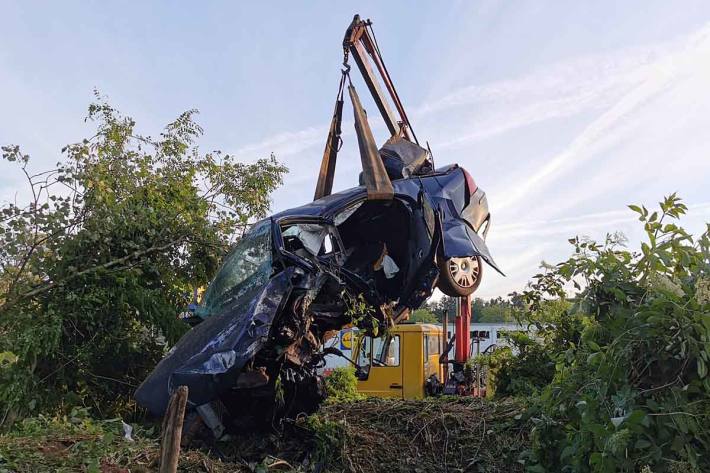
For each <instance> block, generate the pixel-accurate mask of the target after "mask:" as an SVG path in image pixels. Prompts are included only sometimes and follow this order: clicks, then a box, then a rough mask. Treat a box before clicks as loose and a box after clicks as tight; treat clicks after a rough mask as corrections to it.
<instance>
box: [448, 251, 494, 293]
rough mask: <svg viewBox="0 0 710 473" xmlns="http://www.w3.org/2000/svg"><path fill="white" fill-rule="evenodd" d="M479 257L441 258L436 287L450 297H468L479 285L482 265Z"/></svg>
mask: <svg viewBox="0 0 710 473" xmlns="http://www.w3.org/2000/svg"><path fill="white" fill-rule="evenodd" d="M481 263H482V261H481V257H480V256H468V257H463V258H449V259H447V260H445V259H443V258H441V259H440V260H439V262H438V266H439V282H438V284H437V287H438V288H439V290H441V292H443V293H444V294H446V295H447V296H451V297H463V296H470V295H471V294H473V293H474V291H475V290H476V289H478V286H480V285H481V275H482V272H483V264H481Z"/></svg>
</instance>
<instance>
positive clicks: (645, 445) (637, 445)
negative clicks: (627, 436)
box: [634, 439, 653, 450]
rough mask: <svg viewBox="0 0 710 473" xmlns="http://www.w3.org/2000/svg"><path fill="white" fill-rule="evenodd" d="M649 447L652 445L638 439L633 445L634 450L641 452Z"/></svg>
mask: <svg viewBox="0 0 710 473" xmlns="http://www.w3.org/2000/svg"><path fill="white" fill-rule="evenodd" d="M651 445H653V444H652V443H651V442H649V441H648V440H646V439H638V440H637V441H636V443H635V444H634V448H638V449H640V450H642V449H644V448H648V447H650V446H651Z"/></svg>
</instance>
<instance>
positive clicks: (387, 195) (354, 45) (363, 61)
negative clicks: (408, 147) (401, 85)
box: [313, 15, 419, 200]
mask: <svg viewBox="0 0 710 473" xmlns="http://www.w3.org/2000/svg"><path fill="white" fill-rule="evenodd" d="M350 56H352V57H353V58H354V59H355V62H356V63H357V65H358V69H359V70H360V73H361V74H362V77H363V78H364V80H365V83H366V84H367V88H368V89H369V91H370V94H371V95H372V98H373V99H374V100H375V103H376V104H377V108H378V109H379V111H380V114H381V115H382V118H383V119H384V121H385V124H386V125H387V129H388V130H389V132H390V134H391V135H392V138H396V139H405V140H407V141H410V142H412V143H417V144H419V142H418V141H417V137H416V135H415V134H414V131H413V130H412V126H411V124H410V123H409V118H408V117H407V113H406V112H405V111H404V106H403V105H402V101H401V100H400V98H399V95H398V94H397V90H396V89H395V88H394V84H393V83H392V79H391V77H390V75H389V72H387V67H386V66H385V63H384V61H383V60H382V55H381V54H380V50H379V47H378V46H377V40H376V39H375V36H374V33H373V32H372V22H371V21H370V20H361V19H360V16H359V15H355V17H354V18H353V21H352V22H351V23H350V25H349V26H348V29H347V30H346V31H345V37H344V39H343V66H344V69H343V71H342V77H341V79H340V87H339V89H338V96H337V98H336V101H335V109H334V111H333V118H332V120H331V123H330V130H329V132H328V138H327V140H326V144H325V149H324V150H323V159H322V161H321V166H320V172H319V174H318V182H317V184H316V190H315V194H314V197H313V200H318V199H320V198H322V197H325V196H327V195H330V194H331V192H332V190H333V178H334V176H335V164H336V160H337V158H338V150H339V149H340V145H341V141H342V140H341V138H340V136H341V124H342V120H343V90H344V88H345V83H346V82H345V81H346V79H347V80H348V84H349V85H348V93H349V95H350V100H351V102H352V104H353V111H354V114H355V132H356V134H357V138H358V147H359V148H360V158H361V161H362V172H363V181H364V183H365V186H366V187H367V197H368V199H370V200H381V199H385V200H387V199H392V198H393V196H394V193H393V188H392V182H391V181H390V178H389V176H388V175H387V171H386V169H385V167H384V164H383V162H382V159H381V158H380V156H379V152H378V151H377V146H376V143H375V139H374V137H373V135H372V130H371V129H370V125H369V124H368V122H367V114H366V113H365V110H364V108H363V107H362V104H361V103H360V99H359V97H358V95H357V92H356V91H355V88H354V87H353V85H352V84H351V83H350V75H349V74H350V66H349V65H348V58H349V57H350ZM371 61H372V62H373V63H374V65H375V68H374V69H373V67H372V65H371V64H370V62H371ZM375 71H377V72H378V73H379V76H380V78H381V80H382V82H383V83H384V87H385V90H386V91H387V93H388V94H389V98H388V95H387V94H385V92H384V91H383V89H382V87H381V85H380V81H379V80H378V78H377V75H376V74H375ZM390 100H391V101H392V102H393V103H394V110H393V109H392V108H391V106H390ZM395 110H396V113H395ZM392 138H391V139H392Z"/></svg>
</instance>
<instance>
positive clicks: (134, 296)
mask: <svg viewBox="0 0 710 473" xmlns="http://www.w3.org/2000/svg"><path fill="white" fill-rule="evenodd" d="M194 114H195V111H188V112H186V113H184V114H182V115H181V116H180V117H178V119H177V120H175V121H174V122H173V123H171V124H169V125H168V126H167V127H166V128H165V130H164V131H163V132H162V133H161V134H160V136H159V137H158V138H157V139H154V138H150V137H147V136H141V135H139V134H138V133H137V131H136V130H135V123H134V122H133V120H132V119H130V118H129V117H124V116H122V115H120V114H119V113H118V112H117V111H115V110H114V109H113V108H111V107H110V106H109V105H108V104H106V103H105V102H103V101H101V102H99V103H98V104H94V105H91V106H90V107H89V116H88V119H89V120H91V121H93V122H94V123H96V126H97V131H96V134H95V135H94V136H93V137H92V138H90V139H86V140H82V141H80V142H78V143H75V144H72V145H69V146H67V147H65V148H64V150H63V153H64V156H63V159H62V161H61V162H59V163H58V164H57V167H56V168H55V169H49V170H32V169H31V168H30V158H29V156H27V155H25V154H23V153H22V152H21V151H20V148H19V147H17V146H4V147H3V148H2V150H3V158H4V159H5V160H7V161H10V162H13V163H15V164H17V165H19V167H20V171H21V172H22V173H23V174H24V175H25V176H26V180H27V187H28V188H27V189H26V191H25V192H24V195H28V196H29V202H28V203H27V205H26V206H25V205H22V204H16V203H8V204H5V205H4V206H2V208H0V211H1V213H2V218H1V219H0V268H1V269H0V352H2V353H1V354H0V357H1V358H2V359H1V360H0V424H3V423H6V424H12V420H13V419H14V418H17V417H22V416H25V415H36V414H37V413H40V412H52V411H56V410H57V409H60V408H63V407H66V406H67V405H69V406H76V405H80V406H88V407H91V408H92V409H93V410H94V413H95V414H97V415H100V416H102V417H103V416H110V415H114V414H125V413H126V412H127V411H130V410H131V409H133V408H134V404H133V402H132V401H131V397H130V396H131V395H132V393H133V391H134V390H135V388H136V387H137V386H138V384H139V383H140V382H141V381H142V380H143V378H144V377H145V375H146V374H147V373H148V372H149V370H151V369H152V368H153V366H154V365H155V363H156V362H157V361H158V360H160V358H161V357H162V356H163V355H164V353H165V351H166V349H167V346H168V345H169V344H171V343H173V342H174V341H176V340H177V339H178V338H179V337H180V335H181V334H182V333H183V332H184V331H185V330H186V328H187V327H186V325H185V324H183V323H182V322H180V320H179V319H178V317H177V315H178V314H179V313H180V312H181V311H184V310H185V307H186V306H187V304H188V303H189V298H188V297H189V296H187V295H188V294H190V293H191V289H192V288H194V287H199V286H200V285H203V284H205V283H206V282H207V281H208V280H209V279H210V278H211V277H212V275H213V273H214V271H215V269H216V266H217V263H218V262H219V259H220V257H221V255H222V254H223V253H224V251H226V249H227V247H228V245H229V243H230V242H231V241H234V239H235V238H238V237H239V234H240V232H241V231H242V230H243V229H244V228H245V226H246V225H247V224H248V223H249V222H250V221H251V220H252V219H253V218H255V217H259V216H263V215H264V214H265V213H266V211H267V210H268V208H269V194H270V192H271V191H272V190H273V189H274V188H275V187H276V186H278V185H279V184H280V182H281V177H282V175H283V173H284V172H285V168H283V167H282V166H280V165H279V164H278V163H277V162H276V161H275V160H274V159H273V157H272V158H271V159H264V160H259V161H257V162H256V163H254V164H249V165H247V164H242V163H239V162H236V161H235V160H234V159H233V158H232V157H230V156H228V155H223V154H221V153H219V152H213V153H207V154H203V153H200V152H199V150H198V148H197V147H196V146H195V145H194V141H195V140H196V139H197V137H199V136H200V134H201V133H202V130H201V128H200V127H199V126H198V125H197V124H196V123H195V122H194V120H193V116H194ZM20 195H23V194H20ZM186 296H187V297H186ZM2 360H4V361H2Z"/></svg>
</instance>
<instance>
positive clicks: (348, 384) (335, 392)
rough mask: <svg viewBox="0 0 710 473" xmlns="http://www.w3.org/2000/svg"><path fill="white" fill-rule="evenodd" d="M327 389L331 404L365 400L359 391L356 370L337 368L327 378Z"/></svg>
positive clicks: (328, 400)
mask: <svg viewBox="0 0 710 473" xmlns="http://www.w3.org/2000/svg"><path fill="white" fill-rule="evenodd" d="M325 389H326V391H327V393H328V399H327V402H329V403H331V404H334V403H341V402H353V401H357V400H359V399H364V398H365V396H363V395H362V394H360V393H359V392H358V390H357V377H355V369H354V368H351V367H340V368H335V369H334V370H333V371H332V372H331V373H330V374H329V375H328V376H327V377H326V378H325Z"/></svg>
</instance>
